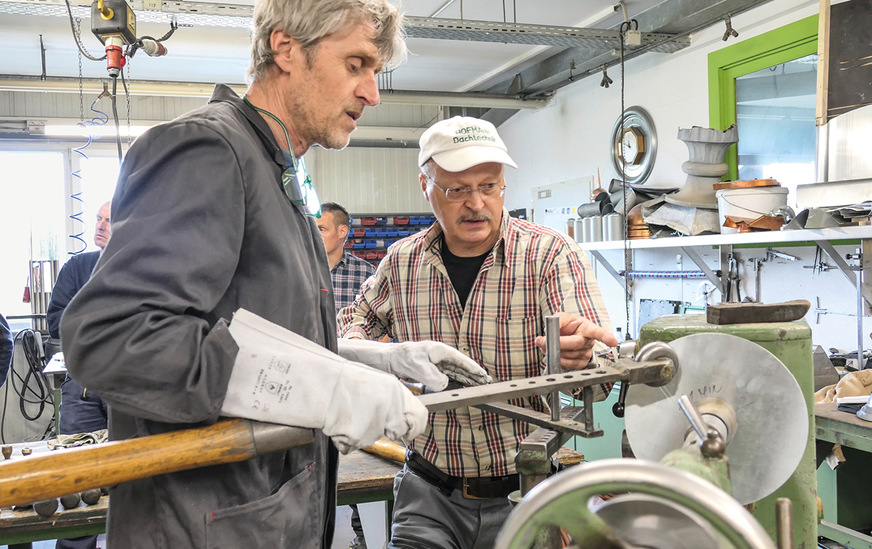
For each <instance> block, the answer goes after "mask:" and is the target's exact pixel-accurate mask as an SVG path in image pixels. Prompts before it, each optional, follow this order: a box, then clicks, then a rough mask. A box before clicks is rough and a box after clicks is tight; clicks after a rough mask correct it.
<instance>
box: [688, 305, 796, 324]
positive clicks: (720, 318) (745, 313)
mask: <svg viewBox="0 0 872 549" xmlns="http://www.w3.org/2000/svg"><path fill="white" fill-rule="evenodd" d="M810 307H811V303H809V302H808V301H806V300H804V299H796V300H793V301H785V302H782V303H771V304H769V303H718V304H717V305H709V306H708V307H706V311H705V315H706V321H707V322H708V323H709V324H717V325H723V324H753V323H756V322H792V321H794V320H799V319H800V318H802V317H804V316H805V313H807V312H808V309H809V308H810Z"/></svg>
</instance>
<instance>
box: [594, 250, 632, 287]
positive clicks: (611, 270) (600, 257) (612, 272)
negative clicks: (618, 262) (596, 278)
mask: <svg viewBox="0 0 872 549" xmlns="http://www.w3.org/2000/svg"><path fill="white" fill-rule="evenodd" d="M588 251H589V252H590V254H591V255H592V256H594V257H595V258H596V260H597V261H599V262H600V264H601V265H602V266H603V268H604V269H605V270H606V271H608V272H609V274H610V275H612V277H613V278H614V279H615V280H617V281H618V284H620V285H621V288H623V289H624V290H625V291H626V289H627V284H628V283H629V284H631V285H632V282H630V281H628V280H626V279H624V277H623V276H621V275H620V274H618V271H616V270H615V268H614V267H612V265H611V263H609V262H608V261H607V260H606V258H605V257H603V254H601V253H600V252H599V250H588Z"/></svg>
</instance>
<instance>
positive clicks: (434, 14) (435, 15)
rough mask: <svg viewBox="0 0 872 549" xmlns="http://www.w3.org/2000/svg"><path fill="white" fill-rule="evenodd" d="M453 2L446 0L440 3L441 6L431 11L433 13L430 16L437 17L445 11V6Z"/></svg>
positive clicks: (452, 0)
mask: <svg viewBox="0 0 872 549" xmlns="http://www.w3.org/2000/svg"><path fill="white" fill-rule="evenodd" d="M453 3H454V0H448V1H447V2H445V3H444V4H442V7H441V8H439V9H438V10H436V11H435V12H433V14H432V15H431V16H430V17H438V16H439V14H440V13H442V12H443V11H445V8H447V7H448V6H450V5H451V4H453Z"/></svg>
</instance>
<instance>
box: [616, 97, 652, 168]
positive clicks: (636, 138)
mask: <svg viewBox="0 0 872 549" xmlns="http://www.w3.org/2000/svg"><path fill="white" fill-rule="evenodd" d="M622 120H623V124H621V121H622ZM611 149H612V165H613V166H614V168H615V171H616V172H618V176H619V177H620V176H621V175H624V176H626V179H627V183H631V184H635V185H639V184H641V183H644V182H645V180H646V179H648V176H649V175H651V170H652V169H653V168H654V158H655V157H656V156H657V131H656V130H655V129H654V121H653V120H652V119H651V115H649V114H648V111H646V110H645V109H643V108H642V107H628V108H627V109H626V110H625V111H624V116H623V117H619V118H618V120H617V121H616V122H615V125H614V127H613V128H612V139H611Z"/></svg>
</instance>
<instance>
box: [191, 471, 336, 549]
mask: <svg viewBox="0 0 872 549" xmlns="http://www.w3.org/2000/svg"><path fill="white" fill-rule="evenodd" d="M316 478H317V477H316V476H315V475H314V474H313V473H312V470H311V466H309V467H306V468H305V469H303V471H302V472H300V473H298V474H297V475H296V476H295V477H293V478H292V479H290V480H289V481H288V482H286V483H285V484H284V485H282V487H281V488H279V489H278V491H277V492H276V493H275V494H272V495H271V496H269V497H266V498H263V499H260V500H256V501H252V502H249V503H245V504H243V505H238V506H236V507H229V508H226V509H218V510H215V511H212V512H210V513H208V514H207V515H206V517H205V518H206V521H205V522H206V547H207V548H208V549H237V548H241V547H269V548H276V549H278V548H282V547H295V548H296V547H299V548H301V549H304V548H306V549H308V548H310V547H311V548H320V547H321V533H322V532H321V528H318V527H317V526H316V525H313V524H312V519H313V517H319V516H321V515H322V513H321V512H320V510H319V509H318V508H317V507H318V502H319V501H320V500H321V498H320V497H316V493H315V492H316V486H315V485H316V484H317V482H316Z"/></svg>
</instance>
